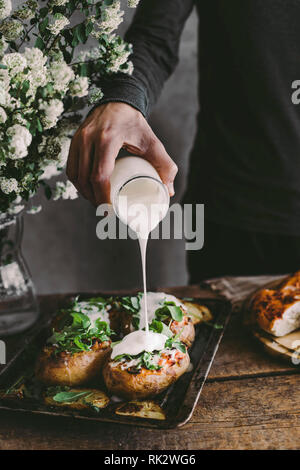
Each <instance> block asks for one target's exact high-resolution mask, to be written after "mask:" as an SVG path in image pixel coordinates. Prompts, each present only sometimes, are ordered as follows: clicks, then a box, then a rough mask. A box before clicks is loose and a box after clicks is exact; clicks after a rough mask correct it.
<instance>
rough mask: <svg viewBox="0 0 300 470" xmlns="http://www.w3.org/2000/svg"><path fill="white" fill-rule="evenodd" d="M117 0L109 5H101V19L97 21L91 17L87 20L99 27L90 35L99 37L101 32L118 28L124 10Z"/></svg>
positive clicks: (108, 31) (107, 32)
mask: <svg viewBox="0 0 300 470" xmlns="http://www.w3.org/2000/svg"><path fill="white" fill-rule="evenodd" d="M120 8H121V4H120V2H119V0H116V1H114V2H113V3H112V4H111V5H108V6H103V7H102V13H101V21H100V22H99V23H98V22H97V21H95V19H94V18H93V17H90V18H89V20H90V21H91V22H92V23H94V24H95V26H96V27H98V28H99V31H97V30H96V29H94V30H93V31H92V33H91V34H92V36H94V37H96V38H100V37H101V35H102V34H103V33H106V34H110V33H111V32H112V31H114V30H115V29H117V28H118V26H119V25H120V24H121V23H122V21H123V15H124V11H122V10H121V9H120Z"/></svg>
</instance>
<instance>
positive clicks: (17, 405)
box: [0, 293, 231, 429]
mask: <svg viewBox="0 0 300 470" xmlns="http://www.w3.org/2000/svg"><path fill="white" fill-rule="evenodd" d="M92 295H93V296H94V295H95V293H93V294H92ZM97 295H99V296H102V297H106V296H107V294H101V293H97ZM122 295H126V293H125V294H123V293H122ZM129 295H132V293H130V294H129ZM73 297H74V296H73ZM80 297H81V298H88V297H89V295H88V294H84V295H82V296H80ZM71 298H72V296H69V297H68V298H66V297H64V299H63V303H62V304H60V305H58V306H57V307H59V308H60V307H61V306H63V305H64V304H65V302H66V300H67V301H70V300H71ZM193 302H195V303H199V304H201V305H205V306H207V307H208V308H209V309H210V311H211V313H212V314H213V322H214V323H216V324H218V325H219V326H222V328H214V327H212V326H211V325H206V324H200V325H198V326H196V337H195V341H194V343H193V346H192V348H191V349H190V350H189V355H190V359H191V364H192V368H191V369H192V370H190V371H188V372H186V373H185V374H183V376H181V377H180V378H179V380H178V381H177V382H175V383H174V384H173V385H172V386H171V387H169V388H168V389H167V390H166V391H165V392H163V393H162V394H161V395H159V396H158V397H156V398H155V399H152V400H151V402H154V403H155V404H156V405H158V406H159V408H160V409H161V410H162V413H163V415H164V419H152V418H142V417H137V416H132V415H131V416H123V415H119V414H116V411H117V410H118V408H119V407H120V405H122V403H116V402H113V401H112V402H111V403H110V404H109V405H108V406H107V407H106V408H103V409H101V410H100V411H99V412H98V413H97V414H94V412H93V411H92V410H91V411H90V410H84V411H74V410H68V409H62V408H58V409H57V408H56V409H55V408H50V407H49V406H46V405H45V404H43V403H42V402H39V401H37V400H32V399H27V398H22V399H15V400H11V399H10V400H7V399H0V410H14V411H19V412H27V413H34V414H39V415H51V416H59V417H62V416H63V417H70V418H73V419H83V420H92V421H98V422H113V423H119V424H129V425H134V426H146V427H150V428H159V429H171V428H176V427H179V426H183V425H184V424H186V423H187V422H188V421H189V420H190V418H191V417H192V414H193V411H194V409H195V407H196V404H197V402H198V400H199V397H200V395H201V391H202V388H203V385H204V383H205V380H206V377H207V375H208V373H209V370H210V368H211V365H212V363H213V360H214V357H215V354H216V352H217V350H218V347H219V344H220V341H221V339H222V337H223V335H224V332H225V329H226V326H227V324H228V322H229V318H230V313H231V305H230V303H229V302H228V301H227V300H226V299H223V298H220V297H217V298H205V297H204V298H203V297H197V298H195V297H194V298H193ZM49 308H51V306H49V305H48V306H46V308H44V310H46V311H44V312H43V311H42V315H41V318H40V320H39V322H38V324H36V326H35V327H34V328H33V329H31V330H30V331H29V332H28V333H27V334H26V333H25V334H23V335H22V336H21V338H22V341H20V336H19V339H18V340H17V341H15V342H14V341H13V343H15V344H14V351H13V354H12V355H11V357H10V358H9V360H8V363H7V364H6V365H5V366H0V389H2V390H3V389H7V388H9V387H10V386H11V385H12V384H14V383H15V382H16V380H18V378H19V377H21V376H22V375H23V372H24V369H25V368H27V367H30V365H31V364H32V366H33V364H34V361H35V358H36V354H37V352H38V350H39V349H40V348H41V347H42V345H43V344H44V341H45V339H46V338H47V334H48V331H49V324H50V322H51V318H52V317H53V315H54V314H55V310H56V309H55V310H54V309H53V310H52V311H51V312H49V311H48V312H47V310H49ZM52 308H53V307H52ZM129 404H130V402H129ZM135 406H136V405H135Z"/></svg>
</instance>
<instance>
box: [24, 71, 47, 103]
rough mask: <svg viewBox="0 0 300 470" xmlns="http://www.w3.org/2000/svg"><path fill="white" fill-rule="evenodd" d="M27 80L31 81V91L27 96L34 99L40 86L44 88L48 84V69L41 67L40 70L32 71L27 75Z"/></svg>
mask: <svg viewBox="0 0 300 470" xmlns="http://www.w3.org/2000/svg"><path fill="white" fill-rule="evenodd" d="M26 79H27V80H28V81H29V90H28V91H27V96H32V97H34V96H35V94H36V90H37V88H38V87H39V86H41V87H43V86H45V85H47V83H48V75H47V68H46V67H45V66H41V67H40V68H37V69H33V70H31V71H30V72H29V73H28V74H27V75H26Z"/></svg>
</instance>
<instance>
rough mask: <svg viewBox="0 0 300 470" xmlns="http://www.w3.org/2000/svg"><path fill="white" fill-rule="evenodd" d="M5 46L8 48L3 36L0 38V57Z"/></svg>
mask: <svg viewBox="0 0 300 470" xmlns="http://www.w3.org/2000/svg"><path fill="white" fill-rule="evenodd" d="M7 48H8V43H7V42H6V41H5V39H4V38H1V39H0V57H2V56H3V54H4V52H5V51H6V49H7Z"/></svg>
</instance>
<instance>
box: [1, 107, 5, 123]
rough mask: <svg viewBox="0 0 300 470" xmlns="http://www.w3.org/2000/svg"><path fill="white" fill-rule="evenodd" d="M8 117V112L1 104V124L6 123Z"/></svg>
mask: <svg viewBox="0 0 300 470" xmlns="http://www.w3.org/2000/svg"><path fill="white" fill-rule="evenodd" d="M6 119H7V114H6V112H5V110H4V109H3V108H1V106H0V124H4V123H5V121H6Z"/></svg>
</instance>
